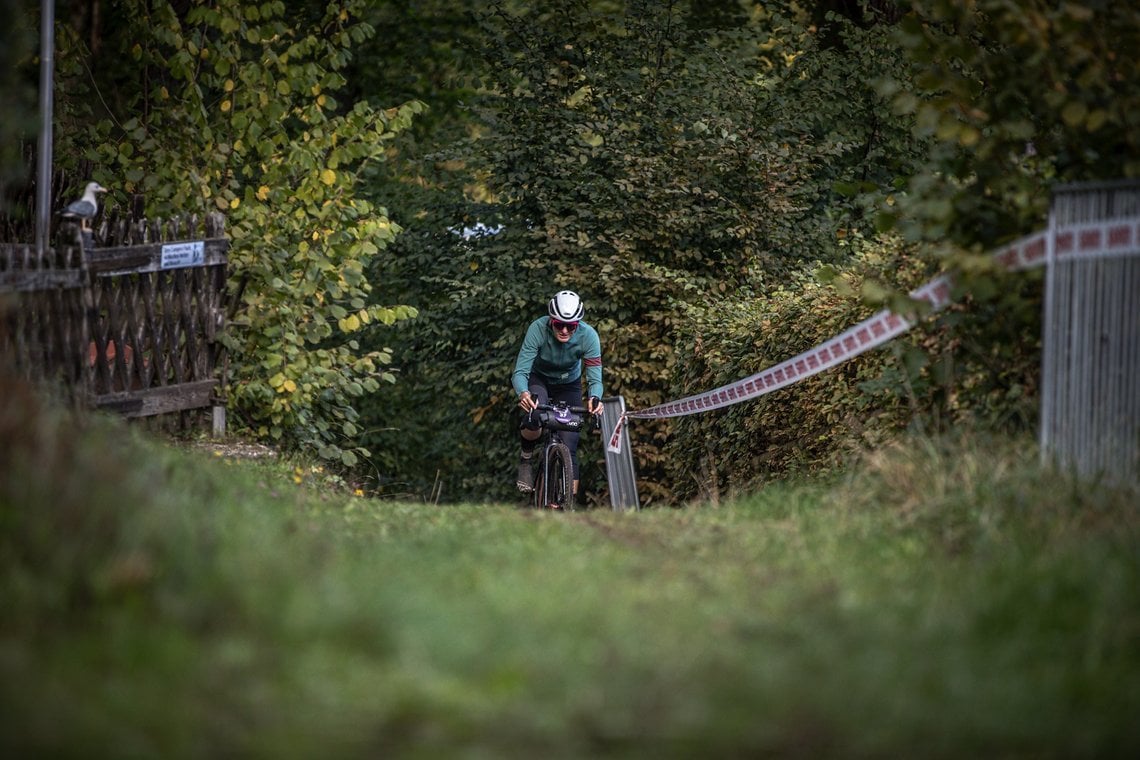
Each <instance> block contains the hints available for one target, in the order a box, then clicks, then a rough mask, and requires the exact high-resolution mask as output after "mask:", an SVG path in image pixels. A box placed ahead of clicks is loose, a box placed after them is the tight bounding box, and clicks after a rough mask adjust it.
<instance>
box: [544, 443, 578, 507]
mask: <svg viewBox="0 0 1140 760" xmlns="http://www.w3.org/2000/svg"><path fill="white" fill-rule="evenodd" d="M548 456H549V457H550V459H549V465H550V483H549V489H548V490H547V491H546V499H547V503H546V505H545V506H547V507H550V508H552V509H561V510H563V511H565V512H572V511H573V510H574V462H573V461H572V460H571V459H570V448H569V447H568V446H566V444H564V443H556V444H554V445H553V446H551V447H550V453H549V455H548Z"/></svg>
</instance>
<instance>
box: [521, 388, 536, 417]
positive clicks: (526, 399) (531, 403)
mask: <svg viewBox="0 0 1140 760" xmlns="http://www.w3.org/2000/svg"><path fill="white" fill-rule="evenodd" d="M536 406H538V403H537V402H536V401H535V400H534V396H532V395H530V391H523V392H522V393H520V394H519V409H522V410H523V411H524V412H526V413H527V414H530V413H531V412H532V411H534V408H535V407H536Z"/></svg>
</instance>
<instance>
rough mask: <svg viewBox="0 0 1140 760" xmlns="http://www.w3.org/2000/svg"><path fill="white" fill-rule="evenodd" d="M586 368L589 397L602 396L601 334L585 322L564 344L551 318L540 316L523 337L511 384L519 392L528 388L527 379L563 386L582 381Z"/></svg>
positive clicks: (579, 324)
mask: <svg viewBox="0 0 1140 760" xmlns="http://www.w3.org/2000/svg"><path fill="white" fill-rule="evenodd" d="M583 365H584V366H585V367H586V385H587V386H588V388H587V395H590V396H597V397H598V398H601V397H602V342H601V340H599V339H598V331H597V330H595V329H594V328H593V327H590V325H588V324H586V323H585V322H579V323H578V329H577V330H575V331H574V332H573V333H571V334H570V340H568V341H566V342H565V343H562V342H560V341H559V340H558V338H556V337H554V333H553V332H552V331H551V329H550V317H539V318H538V319H536V320H534V321H533V322H531V323H530V327H528V328H527V330H526V337H524V338H523V343H522V348H520V349H519V357H518V359H517V360H515V371H514V374H512V375H511V385H512V386H514V389H515V393H519V394H521V393H522V392H523V391H525V390H526V389H527V380H528V379H529V378H530V376H531V375H532V374H535V375H538V376H539V377H540V378H542V379H543V380H546V381H547V382H548V383H550V384H554V385H562V384H563V383H572V382H574V381H575V380H581V378H582V367H583Z"/></svg>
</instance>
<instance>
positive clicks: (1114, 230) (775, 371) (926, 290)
mask: <svg viewBox="0 0 1140 760" xmlns="http://www.w3.org/2000/svg"><path fill="white" fill-rule="evenodd" d="M1047 246H1048V232H1036V233H1033V234H1032V235H1027V236H1026V237H1023V238H1020V239H1018V240H1016V241H1014V242H1013V243H1010V244H1009V245H1007V246H1005V247H1003V248H1000V249H998V250H997V251H996V252H994V254H993V257H994V258H995V259H996V260H997V261H998V263H1000V264H1001V265H1003V266H1004V267H1005V268H1006V269H1009V270H1011V271H1018V270H1023V269H1031V268H1033V267H1037V266H1041V265H1043V264H1044V263H1045V261H1046V258H1047V255H1048V248H1047ZM1124 253H1140V219H1135V218H1130V219H1121V220H1115V221H1113V222H1109V223H1105V222H1099V223H1094V224H1082V225H1073V226H1069V227H1064V228H1062V229H1059V230H1057V231H1056V234H1055V237H1054V256H1055V257H1056V258H1058V259H1075V258H1091V257H1094V256H1107V255H1117V254H1124ZM950 287H951V280H950V276H949V275H940V276H939V277H936V278H935V279H933V280H931V281H930V282H928V283H926V284H925V285H923V286H922V287H920V288H918V289H917V290H913V291H911V293H910V296H911V298H913V299H915V300H919V301H926V302H927V303H929V304H930V306H931V309H932V310H933V311H938V310H940V309H943V308H945V307H946V306H947V305H949V303H950ZM913 324H914V323H913V322H911V321H910V320H908V319H906V318H905V317H902V316H899V315H898V314H894V313H892V312H891V311H889V310H886V309H884V310H883V311H880V312H879V313H878V314H875V315H874V316H873V317H871V318H870V319H866V320H864V321H862V322H860V323H859V324H857V325H855V326H854V327H852V328H850V329H849V330H847V331H846V332H844V333H841V334H839V335H837V336H835V337H834V338H832V339H831V340H829V341H827V342H825V343H822V344H820V345H819V346H816V347H815V348H812V349H810V350H808V351H805V352H804V353H802V354H798V355H796V356H793V357H792V358H791V359H788V360H787V361H784V362H781V363H780V364H777V365H775V366H773V367H769V368H768V369H765V370H762V371H760V372H757V373H756V374H755V375H751V376H749V377H746V378H744V379H743V380H738V381H736V382H734V383H729V384H728V385H722V386H720V387H719V388H714V389H712V390H711V391H706V392H704V393H699V394H697V395H694V396H687V397H685V398H682V399H679V400H677V401H669V402H667V403H664V404H658V405H656V406H651V407H648V408H646V409H638V410H633V411H627V412H626V413H625V414H623V415H622V416H621V417H620V418H619V419H618V421H617V424H616V425H615V426H614V430H613V432H612V433H611V434H610V437H609V442H608V443H607V445H606V448H607V449H609V450H610V451H612V452H614V453H621V431H622V428H623V427H624V426H625V422H626V419H627V418H632V419H663V418H666V417H683V416H685V415H687V414H695V413H697V412H704V411H708V410H710V409H719V408H721V407H725V406H731V405H732V404H739V403H740V402H742V401H748V400H749V399H753V398H756V397H758V396H763V395H764V394H766V393H770V392H772V391H774V390H778V389H780V388H783V387H785V386H787V385H791V384H792V383H796V382H799V381H800V380H803V379H804V378H806V377H811V376H812V375H816V374H819V373H820V372H823V371H824V370H827V369H831V368H832V367H834V366H835V365H837V364H840V363H842V362H845V361H847V360H848V359H850V358H851V357H853V356H858V355H859V354H862V353H864V352H866V351H869V350H871V349H872V348H875V347H877V346H881V345H882V344H884V343H886V342H887V341H889V340H891V339H892V338H895V337H897V336H899V335H901V334H902V333H904V332H906V331H907V330H909V329H910V328H911V327H912V326H913Z"/></svg>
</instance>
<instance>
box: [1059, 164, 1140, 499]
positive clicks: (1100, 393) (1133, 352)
mask: <svg viewBox="0 0 1140 760" xmlns="http://www.w3.org/2000/svg"><path fill="white" fill-rule="evenodd" d="M1136 216H1140V183H1137V182H1126V183H1124V182H1121V183H1109V184H1095V185H1094V184H1085V185H1068V186H1062V187H1060V188H1058V189H1057V190H1056V191H1055V193H1054V196H1053V208H1052V212H1051V214H1050V219H1049V227H1050V234H1049V236H1048V241H1049V242H1048V249H1047V257H1048V260H1047V274H1046V291H1045V314H1044V325H1043V335H1042V340H1043V354H1042V362H1041V427H1040V444H1041V451H1042V456H1043V457H1044V458H1045V460H1046V461H1051V462H1053V463H1055V464H1057V465H1058V466H1060V467H1063V468H1066V469H1070V470H1073V471H1075V472H1076V473H1078V474H1080V475H1082V476H1085V477H1103V478H1106V479H1108V480H1111V481H1113V482H1118V483H1133V484H1140V241H1136V240H1135V239H1133V246H1132V248H1131V249H1130V250H1128V251H1124V252H1116V253H1113V254H1112V255H1097V256H1081V255H1071V254H1066V255H1065V256H1063V257H1061V256H1058V251H1057V247H1058V242H1057V241H1058V236H1057V234H1056V231H1057V230H1058V229H1060V228H1064V227H1072V226H1074V225H1081V224H1090V223H1097V222H1111V221H1113V220H1115V219H1120V218H1123V217H1136Z"/></svg>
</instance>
